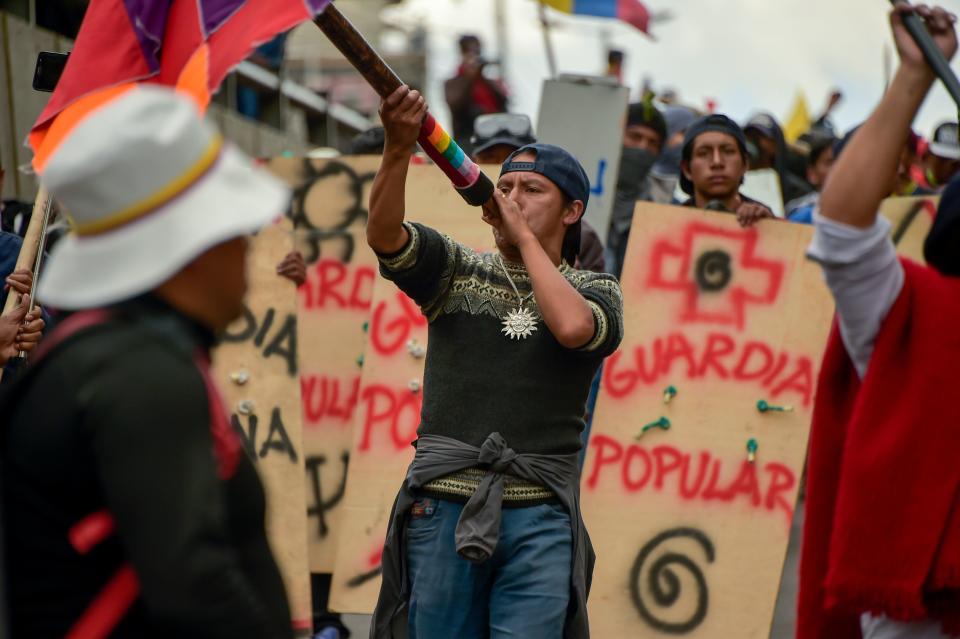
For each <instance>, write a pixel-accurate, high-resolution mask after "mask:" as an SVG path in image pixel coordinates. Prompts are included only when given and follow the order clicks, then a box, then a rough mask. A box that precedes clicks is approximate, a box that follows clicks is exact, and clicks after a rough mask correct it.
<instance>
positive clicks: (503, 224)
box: [367, 87, 623, 639]
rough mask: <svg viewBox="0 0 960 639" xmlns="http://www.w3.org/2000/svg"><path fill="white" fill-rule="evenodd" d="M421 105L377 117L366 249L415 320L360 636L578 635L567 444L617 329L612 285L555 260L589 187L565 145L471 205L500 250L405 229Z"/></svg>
mask: <svg viewBox="0 0 960 639" xmlns="http://www.w3.org/2000/svg"><path fill="white" fill-rule="evenodd" d="M425 113H426V104H425V102H424V100H423V98H422V97H421V96H420V95H419V93H417V92H416V91H410V90H409V89H408V88H407V87H400V89H398V90H397V91H396V92H394V93H393V94H392V95H391V96H390V97H388V98H387V99H386V100H385V101H384V103H383V105H382V106H381V109H380V116H381V119H382V120H383V123H384V128H385V129H386V133H387V136H386V139H387V142H386V148H385V151H384V155H383V162H382V163H381V165H380V169H379V171H378V172H377V176H376V178H375V180H374V183H373V189H372V191H371V196H370V216H369V219H368V221H367V241H368V243H369V244H370V246H371V247H372V248H373V249H374V251H376V253H377V254H378V256H379V258H380V264H381V273H382V274H383V275H384V276H385V277H387V278H388V279H390V280H392V281H394V282H395V283H396V284H397V286H398V287H399V288H400V289H401V290H403V291H404V292H405V293H406V294H407V295H409V296H410V297H412V298H413V300H414V301H415V302H416V303H417V304H419V306H420V308H421V309H422V311H423V313H424V314H425V315H426V317H427V319H428V321H429V348H428V350H427V356H426V369H425V372H424V387H423V393H424V395H423V411H422V414H421V421H420V426H419V428H418V431H417V434H418V439H417V441H416V449H417V452H416V456H415V458H414V461H413V463H412V464H411V466H410V468H409V470H408V472H407V477H406V479H405V481H404V483H403V486H402V487H401V489H400V493H399V495H398V497H397V501H396V502H395V504H394V510H393V513H392V515H391V520H390V525H389V529H388V532H387V540H386V546H385V549H384V554H383V570H384V572H383V584H382V586H381V590H380V598H379V601H378V603H377V608H376V611H375V613H374V619H373V626H372V630H371V637H377V638H388V637H394V636H404V633H403V632H402V630H401V631H399V632H398V630H397V629H398V627H399V628H405V629H406V630H407V632H408V633H409V636H410V637H411V638H418V639H448V638H449V637H457V638H458V639H481V638H487V637H507V636H512V637H524V638H525V639H556V638H557V637H573V638H577V637H586V636H588V634H589V630H588V624H587V610H586V598H587V591H588V587H589V583H590V575H591V572H592V567H593V551H592V548H591V546H590V541H589V538H588V536H587V534H586V530H585V529H584V526H583V521H582V519H581V517H580V508H579V467H578V452H579V450H580V448H581V442H580V432H581V431H582V430H583V427H584V422H583V416H584V405H585V402H586V400H587V394H588V391H589V388H590V381H591V379H592V378H593V375H594V373H595V372H596V370H597V368H598V367H599V366H600V363H601V362H602V360H603V358H604V357H606V356H607V355H609V354H610V353H612V352H613V351H614V350H615V349H616V347H617V345H618V344H619V343H620V339H621V337H622V334H623V315H622V300H621V293H620V286H619V285H618V283H617V281H616V280H615V279H614V278H613V277H612V276H609V275H603V274H595V273H589V272H586V271H579V270H576V269H574V268H572V267H571V266H570V263H571V262H572V261H573V259H574V256H575V255H576V253H577V248H578V244H579V228H578V225H579V221H580V218H581V216H582V215H583V211H584V208H585V207H586V205H587V199H588V197H589V193H590V183H589V180H588V179H587V175H586V173H585V172H584V170H583V167H582V166H581V165H580V163H579V162H577V160H576V159H575V158H573V156H571V155H570V154H569V153H567V152H566V151H564V150H563V149H560V148H558V147H555V146H552V145H549V144H530V145H526V146H523V147H521V148H520V149H518V150H516V151H515V152H514V153H513V154H511V155H510V156H509V157H508V158H507V160H506V162H504V164H503V167H502V169H501V175H500V179H499V181H498V183H497V189H496V191H495V194H494V197H493V198H492V200H491V201H490V202H488V203H487V204H485V205H484V208H483V220H484V221H485V222H487V223H488V224H490V225H491V226H492V227H493V235H494V239H495V241H496V245H497V249H498V252H495V253H487V254H478V253H476V252H474V251H472V250H470V249H469V248H467V247H465V246H463V245H461V244H458V243H457V242H455V241H454V240H452V239H450V238H448V237H445V236H443V235H441V234H440V233H438V232H437V231H435V230H433V229H430V228H427V227H425V226H423V225H420V224H413V223H410V222H407V221H405V219H404V217H405V210H404V189H405V180H406V172H407V166H408V164H409V159H410V150H411V148H412V146H413V142H414V141H415V140H416V138H417V133H418V131H419V129H420V123H421V121H422V119H423V117H424V115H425Z"/></svg>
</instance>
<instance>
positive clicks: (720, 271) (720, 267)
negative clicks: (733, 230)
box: [693, 251, 733, 292]
mask: <svg viewBox="0 0 960 639" xmlns="http://www.w3.org/2000/svg"><path fill="white" fill-rule="evenodd" d="M693 275H694V277H695V278H696V280H697V286H698V287H699V288H700V290H701V291H709V292H714V291H721V290H723V289H724V288H725V287H726V286H727V284H729V283H730V278H731V277H733V271H732V270H731V268H730V255H729V254H728V253H727V252H726V251H707V252H705V253H702V254H701V255H700V257H698V258H697V264H696V266H695V267H694V273H693Z"/></svg>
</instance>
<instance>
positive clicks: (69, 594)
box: [0, 297, 292, 639]
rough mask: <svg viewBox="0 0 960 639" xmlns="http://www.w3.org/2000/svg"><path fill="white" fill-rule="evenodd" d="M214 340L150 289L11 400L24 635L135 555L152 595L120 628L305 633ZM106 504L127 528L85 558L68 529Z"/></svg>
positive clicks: (9, 524) (60, 630)
mask: <svg viewBox="0 0 960 639" xmlns="http://www.w3.org/2000/svg"><path fill="white" fill-rule="evenodd" d="M65 324H66V322H65ZM56 337H57V336H56V334H54V335H53V336H52V338H53V339H56ZM212 341H213V339H212V335H211V334H210V333H209V332H208V331H205V330H204V329H203V328H201V327H200V326H198V325H196V324H194V323H193V322H191V321H190V320H188V319H187V318H185V317H184V316H182V315H180V314H179V313H177V312H176V311H174V310H173V309H171V308H169V307H167V306H166V305H164V304H163V303H161V302H159V301H158V300H155V299H153V298H149V297H146V298H140V299H138V300H135V301H132V302H128V303H125V304H123V305H121V306H118V307H115V308H114V309H111V315H110V317H109V319H107V321H105V322H103V323H101V324H99V325H96V326H92V327H88V328H86V329H83V330H81V331H79V332H77V333H76V334H75V335H72V336H69V337H67V338H66V339H65V340H64V341H63V342H62V343H60V344H57V345H56V346H55V347H54V349H53V350H52V351H51V352H50V353H49V354H48V355H46V356H45V357H43V358H42V359H41V360H40V361H39V362H38V363H37V364H36V365H35V366H33V367H31V368H29V369H28V370H27V371H26V373H25V374H24V375H23V377H22V378H21V379H19V380H18V381H17V382H16V383H15V384H13V385H11V386H10V387H9V388H8V389H7V390H6V391H5V393H4V396H3V397H2V398H0V414H2V415H3V416H4V424H3V425H2V427H0V453H2V460H0V469H2V490H3V510H4V512H3V519H4V524H5V531H4V532H5V560H6V575H5V576H6V582H7V590H8V597H9V614H10V622H11V627H12V636H13V637H14V638H17V637H29V638H30V639H43V638H45V637H63V636H64V635H65V634H66V632H67V630H68V629H70V628H71V627H73V625H74V624H75V622H76V620H77V619H78V617H79V616H80V614H81V613H82V612H83V611H84V610H85V609H86V608H87V607H88V606H89V605H90V603H91V602H92V601H93V600H94V598H95V597H96V595H97V594H98V593H99V592H100V591H101V589H102V588H103V586H104V584H105V583H107V581H108V580H109V579H110V578H111V577H112V576H113V575H114V574H116V572H117V570H118V569H119V568H120V567H121V566H122V565H124V564H128V565H130V566H131V567H132V568H133V570H134V572H135V573H136V576H137V579H138V580H139V584H140V595H139V597H138V598H137V600H136V601H135V603H134V605H133V607H132V608H131V609H130V610H129V611H128V612H127V613H126V614H125V616H124V617H123V620H122V622H121V623H120V625H119V626H118V627H117V628H116V629H115V632H114V633H113V634H112V635H111V636H112V637H205V638H219V637H222V638H223V639H227V638H230V639H235V638H236V637H256V638H271V639H272V638H280V637H283V638H289V637H291V636H292V630H291V623H290V612H289V609H288V605H287V600H286V595H285V592H284V587H283V582H282V579H281V577H280V573H279V571H278V569H277V566H276V563H275V562H274V559H273V556H272V554H271V552H270V548H269V546H268V544H267V538H266V534H265V531H264V511H265V509H264V506H265V503H264V493H263V489H262V486H261V484H260V480H259V478H258V476H257V473H256V470H255V468H254V467H253V464H252V463H251V462H250V460H249V459H247V457H246V455H245V454H244V453H243V452H242V451H243V449H242V447H239V446H237V445H230V444H231V442H232V441H233V440H231V438H230V436H233V437H235V434H234V433H233V432H232V431H230V430H229V426H228V425H227V423H226V420H225V418H223V415H224V413H223V411H218V410H213V405H212V403H211V398H210V397H209V396H208V391H207V385H206V382H205V378H204V374H205V373H204V370H205V368H204V367H205V361H206V358H207V355H208V352H209V348H210V345H211V344H212ZM214 401H219V400H216V399H215V400H214ZM218 417H219V418H218ZM225 435H226V437H225ZM224 442H227V445H225V444H224ZM224 451H228V452H229V451H232V452H233V454H226V453H224ZM102 510H106V511H108V512H109V513H110V515H112V517H113V519H114V521H115V522H116V532H115V534H113V535H112V536H110V537H108V538H107V539H106V540H105V541H103V542H102V543H100V544H99V545H96V546H95V547H94V548H93V549H92V550H91V551H89V552H87V553H86V554H81V553H80V552H78V551H77V550H75V546H74V545H71V543H70V542H69V541H68V532H69V531H70V529H71V528H73V527H74V526H75V524H76V523H77V522H78V521H80V520H82V519H84V518H85V517H87V516H88V515H90V514H91V513H94V512H98V511H102Z"/></svg>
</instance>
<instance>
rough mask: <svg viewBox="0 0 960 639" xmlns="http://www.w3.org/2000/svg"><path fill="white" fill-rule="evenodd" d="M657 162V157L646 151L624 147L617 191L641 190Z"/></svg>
mask: <svg viewBox="0 0 960 639" xmlns="http://www.w3.org/2000/svg"><path fill="white" fill-rule="evenodd" d="M656 161H657V156H656V155H654V154H653V153H651V152H650V151H647V150H646V149H633V148H630V147H626V146H625V147H623V151H622V153H621V154H620V173H619V174H617V190H618V191H637V190H639V189H640V186H641V183H642V182H643V181H644V180H645V179H646V178H647V174H649V173H650V168H651V167H652V166H653V163H654V162H656Z"/></svg>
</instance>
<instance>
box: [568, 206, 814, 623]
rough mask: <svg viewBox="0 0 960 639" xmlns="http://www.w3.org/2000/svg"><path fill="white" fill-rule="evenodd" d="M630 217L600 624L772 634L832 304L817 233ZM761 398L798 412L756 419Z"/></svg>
mask: <svg viewBox="0 0 960 639" xmlns="http://www.w3.org/2000/svg"><path fill="white" fill-rule="evenodd" d="M635 215H636V216H635V218H634V225H633V231H632V233H631V237H630V246H629V249H628V253H627V259H626V264H625V268H624V277H623V289H624V304H625V325H626V337H625V339H624V342H623V344H622V346H621V347H620V349H619V350H618V352H617V353H615V354H614V355H613V356H612V357H611V358H610V359H608V360H607V362H606V366H605V370H604V377H603V383H602V389H601V394H600V399H599V402H598V404H597V407H596V412H595V418H594V422H593V431H592V433H591V441H590V448H589V450H588V452H587V459H586V464H585V467H584V472H583V481H582V498H583V513H584V518H585V520H586V523H587V526H588V528H589V531H590V535H591V537H592V539H593V542H594V545H595V547H596V549H597V556H598V559H597V566H596V571H595V573H594V578H593V590H592V592H591V595H590V602H589V606H590V619H591V629H592V631H593V634H594V635H595V636H597V637H651V638H653V637H669V636H678V635H682V636H685V637H693V638H711V639H713V638H717V637H737V638H742V639H751V638H757V639H759V638H761V637H762V638H764V639H766V637H768V635H769V632H770V624H771V619H772V615H773V609H774V603H775V600H776V596H777V590H778V586H779V583H780V575H781V572H782V566H783V560H784V556H785V553H786V548H787V541H788V536H789V531H790V522H791V519H792V515H793V509H794V505H795V503H796V497H797V489H798V486H799V482H800V477H801V473H802V467H803V462H804V455H805V451H806V445H807V437H808V433H809V426H810V418H811V411H812V408H813V400H814V396H813V394H814V390H815V382H816V376H817V372H818V368H819V365H820V358H821V355H822V351H823V348H824V345H825V341H826V336H827V332H828V329H829V326H830V319H831V317H832V313H833V303H832V300H831V298H830V296H829V293H828V291H827V289H826V287H825V286H824V284H823V280H822V277H821V274H820V272H819V269H818V267H817V266H816V265H815V264H813V263H811V262H809V261H807V260H806V259H805V258H804V250H805V248H806V246H807V244H808V243H809V239H810V236H811V233H812V228H811V227H809V226H801V225H797V224H789V223H785V222H781V221H774V220H770V221H764V222H762V223H761V224H760V225H759V226H758V227H756V228H754V229H749V230H743V229H741V228H740V227H739V226H738V225H737V224H736V221H735V220H734V219H733V217H732V216H729V215H724V214H717V213H707V212H704V211H696V210H690V209H681V208H674V207H666V206H658V205H650V204H640V205H638V207H637V211H636V214H635ZM670 386H673V387H674V388H675V390H676V395H675V396H674V397H673V399H672V400H671V401H670V402H669V403H665V402H664V396H665V390H666V389H667V388H668V387H670ZM759 400H765V401H767V402H769V404H771V405H774V406H781V407H785V406H792V407H794V409H795V410H794V411H792V412H775V411H771V412H766V413H761V412H760V411H759V410H758V408H757V402H758V401H759ZM664 418H665V419H667V420H669V423H670V425H669V428H668V429H663V428H661V427H658V426H648V425H650V424H657V423H659V424H664V423H665V422H660V421H659V420H661V419H664ZM645 426H648V427H647V428H646V430H645V428H644V427H645ZM751 439H753V440H755V441H756V443H757V446H758V447H757V450H756V457H755V461H753V462H750V461H748V453H747V447H748V441H749V440H751Z"/></svg>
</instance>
